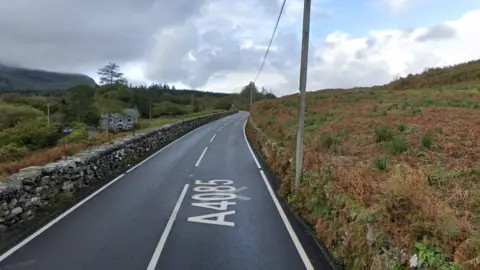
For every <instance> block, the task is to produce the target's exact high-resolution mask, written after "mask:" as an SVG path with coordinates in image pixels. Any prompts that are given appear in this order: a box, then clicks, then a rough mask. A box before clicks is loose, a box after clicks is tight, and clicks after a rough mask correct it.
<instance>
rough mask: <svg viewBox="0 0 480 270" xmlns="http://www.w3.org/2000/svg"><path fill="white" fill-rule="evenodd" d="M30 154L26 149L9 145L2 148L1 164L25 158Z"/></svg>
mask: <svg viewBox="0 0 480 270" xmlns="http://www.w3.org/2000/svg"><path fill="white" fill-rule="evenodd" d="M27 153H28V149H27V148H26V147H21V146H18V145H16V144H8V145H5V146H3V147H0V162H9V161H13V160H18V159H21V158H23V157H24V156H25V155H26V154H27Z"/></svg>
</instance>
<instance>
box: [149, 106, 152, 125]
mask: <svg viewBox="0 0 480 270" xmlns="http://www.w3.org/2000/svg"><path fill="white" fill-rule="evenodd" d="M149 114H150V115H149V117H148V124H149V125H151V123H152V100H150V108H149Z"/></svg>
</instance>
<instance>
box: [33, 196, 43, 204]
mask: <svg viewBox="0 0 480 270" xmlns="http://www.w3.org/2000/svg"><path fill="white" fill-rule="evenodd" d="M41 200H42V199H40V197H33V198H31V199H30V202H31V203H32V204H33V205H40V202H41Z"/></svg>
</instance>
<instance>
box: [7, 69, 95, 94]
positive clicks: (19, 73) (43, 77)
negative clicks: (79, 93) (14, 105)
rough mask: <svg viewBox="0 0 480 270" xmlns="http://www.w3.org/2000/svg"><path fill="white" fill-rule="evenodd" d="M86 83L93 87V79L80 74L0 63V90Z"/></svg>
mask: <svg viewBox="0 0 480 270" xmlns="http://www.w3.org/2000/svg"><path fill="white" fill-rule="evenodd" d="M79 84H86V85H89V86H91V87H94V86H95V85H96V84H95V81H94V80H93V79H92V78H90V77H88V76H86V75H82V74H69V73H58V72H50V71H44V70H34V69H27V68H19V67H9V66H6V65H2V64H0V90H34V89H36V90H49V89H68V88H70V87H73V86H75V85H79Z"/></svg>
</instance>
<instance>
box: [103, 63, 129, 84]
mask: <svg viewBox="0 0 480 270" xmlns="http://www.w3.org/2000/svg"><path fill="white" fill-rule="evenodd" d="M97 74H98V75H100V84H104V85H105V84H117V83H122V84H123V83H125V81H124V77H123V73H122V72H120V67H119V66H118V65H117V64H115V63H109V64H108V65H106V66H104V67H103V68H101V69H99V70H98V72H97Z"/></svg>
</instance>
